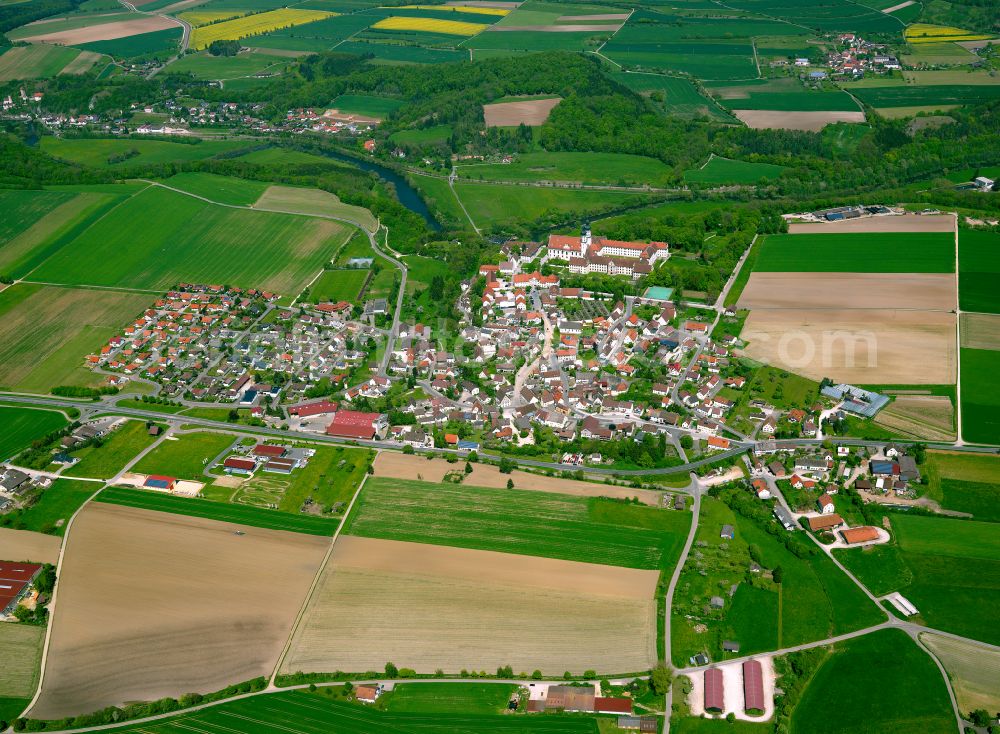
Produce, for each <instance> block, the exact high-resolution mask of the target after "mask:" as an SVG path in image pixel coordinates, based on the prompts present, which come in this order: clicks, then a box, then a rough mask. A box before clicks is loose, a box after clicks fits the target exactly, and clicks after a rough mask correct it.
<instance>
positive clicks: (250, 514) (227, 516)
mask: <svg viewBox="0 0 1000 734" xmlns="http://www.w3.org/2000/svg"><path fill="white" fill-rule="evenodd" d="M97 501H98V502H107V503H109V504H113V505H124V506H125V507H137V508H139V509H142V510H154V511H156V512H170V513H173V514H175V515H190V516H191V517H202V518H205V519H207V520H218V521H219V522H229V523H234V524H236V525H250V526H252V527H256V528H266V529H268V530H288V531H290V532H293V533H306V534H307V535H333V534H334V532H335V531H336V530H337V525H338V524H339V522H338V521H337V520H329V519H326V518H323V517H317V516H315V515H297V514H296V515H293V514H292V513H289V512H278V511H277V510H268V509H263V508H260V507H251V506H249V505H239V504H230V503H228V502H213V501H211V500H207V499H199V498H195V497H178V496H175V495H170V494H163V493H162V492H150V491H146V490H142V489H124V488H119V487H109V488H107V489H105V490H104V491H102V492H101V493H100V494H99V495H98V496H97Z"/></svg>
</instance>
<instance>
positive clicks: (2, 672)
mask: <svg viewBox="0 0 1000 734" xmlns="http://www.w3.org/2000/svg"><path fill="white" fill-rule="evenodd" d="M44 640H45V627H43V626H37V625H33V624H11V623H9V622H8V623H6V624H0V660H3V661H4V664H3V665H2V666H0V696H3V697H5V698H7V697H10V698H17V697H21V696H28V697H30V696H33V695H34V693H35V687H36V686H37V685H38V672H39V669H40V667H41V661H42V643H43V642H44ZM18 713H19V712H18Z"/></svg>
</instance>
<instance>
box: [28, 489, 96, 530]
mask: <svg viewBox="0 0 1000 734" xmlns="http://www.w3.org/2000/svg"><path fill="white" fill-rule="evenodd" d="M100 488H101V485H100V484H99V483H97V482H81V481H79V480H74V479H57V480H56V481H55V482H53V483H52V486H51V487H49V488H48V489H46V490H45V491H44V492H42V496H41V497H40V498H39V499H38V501H37V502H36V503H35V504H33V505H32V506H31V507H29V508H28V509H26V510H23V511H21V512H20V513H19V514H18V516H17V527H21V528H23V529H24V530H34V531H35V532H37V533H47V534H49V535H62V534H63V533H65V532H66V523H67V522H69V519H70V518H71V517H73V513H75V512H76V511H77V510H78V509H80V507H81V506H82V505H83V503H84V502H86V501H87V500H88V499H90V498H91V496H93V494H94V493H95V492H96V491H97V490H98V489H100Z"/></svg>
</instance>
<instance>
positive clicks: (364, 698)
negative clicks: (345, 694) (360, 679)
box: [354, 683, 382, 703]
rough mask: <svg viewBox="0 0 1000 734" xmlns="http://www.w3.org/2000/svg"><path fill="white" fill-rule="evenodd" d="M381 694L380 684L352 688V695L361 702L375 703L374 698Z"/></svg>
mask: <svg viewBox="0 0 1000 734" xmlns="http://www.w3.org/2000/svg"><path fill="white" fill-rule="evenodd" d="M381 695H382V684H381V683H378V684H376V685H374V686H358V687H357V688H355V689H354V697H355V698H357V699H358V700H359V701H361V702H362V703H375V700H376V699H377V698H378V697H379V696H381Z"/></svg>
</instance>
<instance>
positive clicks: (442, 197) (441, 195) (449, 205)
mask: <svg viewBox="0 0 1000 734" xmlns="http://www.w3.org/2000/svg"><path fill="white" fill-rule="evenodd" d="M409 182H410V183H411V184H412V185H413V187H414V188H415V189H417V191H419V192H420V198H421V199H423V200H424V202H426V204H427V206H428V207H429V208H430V209H431V211H433V212H434V216H435V217H437V218H439V219H441V220H443V221H446V222H450V223H453V225H454V226H456V227H463V226H464V227H468V226H469V220H468V218H467V217H466V216H465V212H463V211H462V207H461V205H460V204H459V203H458V199H456V198H455V194H453V193H452V190H451V187H450V186H448V179H446V178H435V177H433V176H419V175H413V176H410V177H409Z"/></svg>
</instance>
